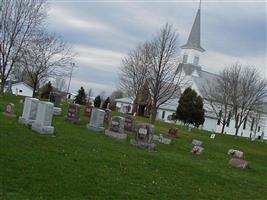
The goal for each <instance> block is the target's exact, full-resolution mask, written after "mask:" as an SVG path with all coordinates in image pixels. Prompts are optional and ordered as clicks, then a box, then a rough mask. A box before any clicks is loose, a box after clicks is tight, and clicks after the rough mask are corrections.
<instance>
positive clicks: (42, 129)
mask: <svg viewBox="0 0 267 200" xmlns="http://www.w3.org/2000/svg"><path fill="white" fill-rule="evenodd" d="M53 108H54V104H53V103H51V102H44V101H40V102H39V104H38V109H37V116H36V120H35V122H34V123H33V124H32V130H34V131H36V132H38V133H40V134H53V133H54V127H53V126H51V123H52V119H53V112H54V110H53Z"/></svg>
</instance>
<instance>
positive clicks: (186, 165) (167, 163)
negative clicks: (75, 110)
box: [0, 96, 267, 200]
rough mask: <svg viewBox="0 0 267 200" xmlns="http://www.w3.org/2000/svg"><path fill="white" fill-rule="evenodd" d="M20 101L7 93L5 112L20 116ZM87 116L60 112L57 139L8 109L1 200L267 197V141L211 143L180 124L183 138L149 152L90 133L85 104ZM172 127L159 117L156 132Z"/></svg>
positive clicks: (1, 149) (1, 104)
mask: <svg viewBox="0 0 267 200" xmlns="http://www.w3.org/2000/svg"><path fill="white" fill-rule="evenodd" d="M19 99H20V97H14V96H4V97H0V111H1V112H3V111H4V109H5V106H6V104H7V103H8V102H13V103H15V104H16V109H17V116H20V115H21V113H22V107H23V105H22V104H20V103H19ZM63 113H64V114H66V105H65V106H63ZM81 116H82V123H81V124H80V125H73V124H71V123H69V122H66V121H64V119H63V116H61V117H54V118H53V126H54V127H55V137H49V136H43V135H39V134H37V133H35V132H33V131H31V129H30V128H28V127H25V126H23V125H21V124H19V123H18V122H17V121H18V119H14V118H8V117H5V116H4V115H2V114H1V113H0V199H116V200H117V199H224V200H225V199H231V200H232V199H242V200H244V199H249V200H255V199H267V144H266V143H262V142H258V141H255V142H251V141H249V140H247V139H245V138H239V137H233V136H227V135H217V136H216V139H215V140H211V139H210V138H209V136H210V133H208V132H204V131H200V130H196V129H194V130H193V131H192V132H191V133H188V132H187V131H186V129H185V128H183V127H179V130H180V138H178V139H175V140H173V141H172V143H171V144H170V145H163V144H158V151H157V152H155V153H149V152H147V151H145V150H142V149H138V148H136V147H134V146H132V145H131V144H129V142H128V141H127V142H125V141H119V140H116V139H114V138H110V137H108V136H105V135H104V134H102V133H93V132H91V131H89V130H87V129H86V128H85V125H86V124H87V123H88V122H89V119H88V118H87V117H84V116H83V109H82V111H81ZM138 120H139V121H147V119H144V118H138ZM171 126H172V125H171V124H166V123H162V122H157V124H156V132H157V134H159V133H166V132H167V130H168V129H169V128H170V127H171ZM129 136H130V137H132V135H131V134H130V133H129ZM193 138H195V139H200V140H202V141H203V142H204V147H205V151H204V153H203V154H202V155H200V156H196V155H192V154H191V153H190V150H191V148H192V145H191V141H192V139H193ZM128 140H129V139H128ZM229 148H236V149H239V150H241V151H244V153H245V159H246V160H248V161H250V163H251V169H247V170H241V169H236V168H232V167H230V166H229V165H228V161H229V159H230V157H229V156H228V155H227V151H228V149H229Z"/></svg>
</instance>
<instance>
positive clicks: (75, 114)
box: [65, 103, 81, 124]
mask: <svg viewBox="0 0 267 200" xmlns="http://www.w3.org/2000/svg"><path fill="white" fill-rule="evenodd" d="M65 120H68V121H71V122H72V123H74V124H79V123H80V122H81V120H80V105H78V104H75V103H73V104H70V105H69V109H68V114H67V116H65Z"/></svg>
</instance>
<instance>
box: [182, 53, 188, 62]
mask: <svg viewBox="0 0 267 200" xmlns="http://www.w3.org/2000/svg"><path fill="white" fill-rule="evenodd" d="M187 61H188V55H186V54H184V57H183V63H187Z"/></svg>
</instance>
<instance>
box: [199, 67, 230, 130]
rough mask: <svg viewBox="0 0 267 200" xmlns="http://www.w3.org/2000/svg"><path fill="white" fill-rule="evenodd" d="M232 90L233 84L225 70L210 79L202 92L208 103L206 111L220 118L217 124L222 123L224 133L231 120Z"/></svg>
mask: <svg viewBox="0 0 267 200" xmlns="http://www.w3.org/2000/svg"><path fill="white" fill-rule="evenodd" d="M230 91H231V86H230V83H229V80H228V71H227V70H223V71H222V72H221V73H220V74H219V76H218V77H216V78H214V79H213V80H208V81H207V82H206V83H205V84H204V85H203V87H202V88H201V93H202V95H203V97H204V102H205V104H206V107H205V109H206V112H210V113H212V114H215V116H216V117H217V119H218V121H217V124H218V125H220V124H222V129H221V133H222V134H223V133H224V129H225V126H226V125H227V124H229V123H230V120H231V111H232V106H231V101H230Z"/></svg>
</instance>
